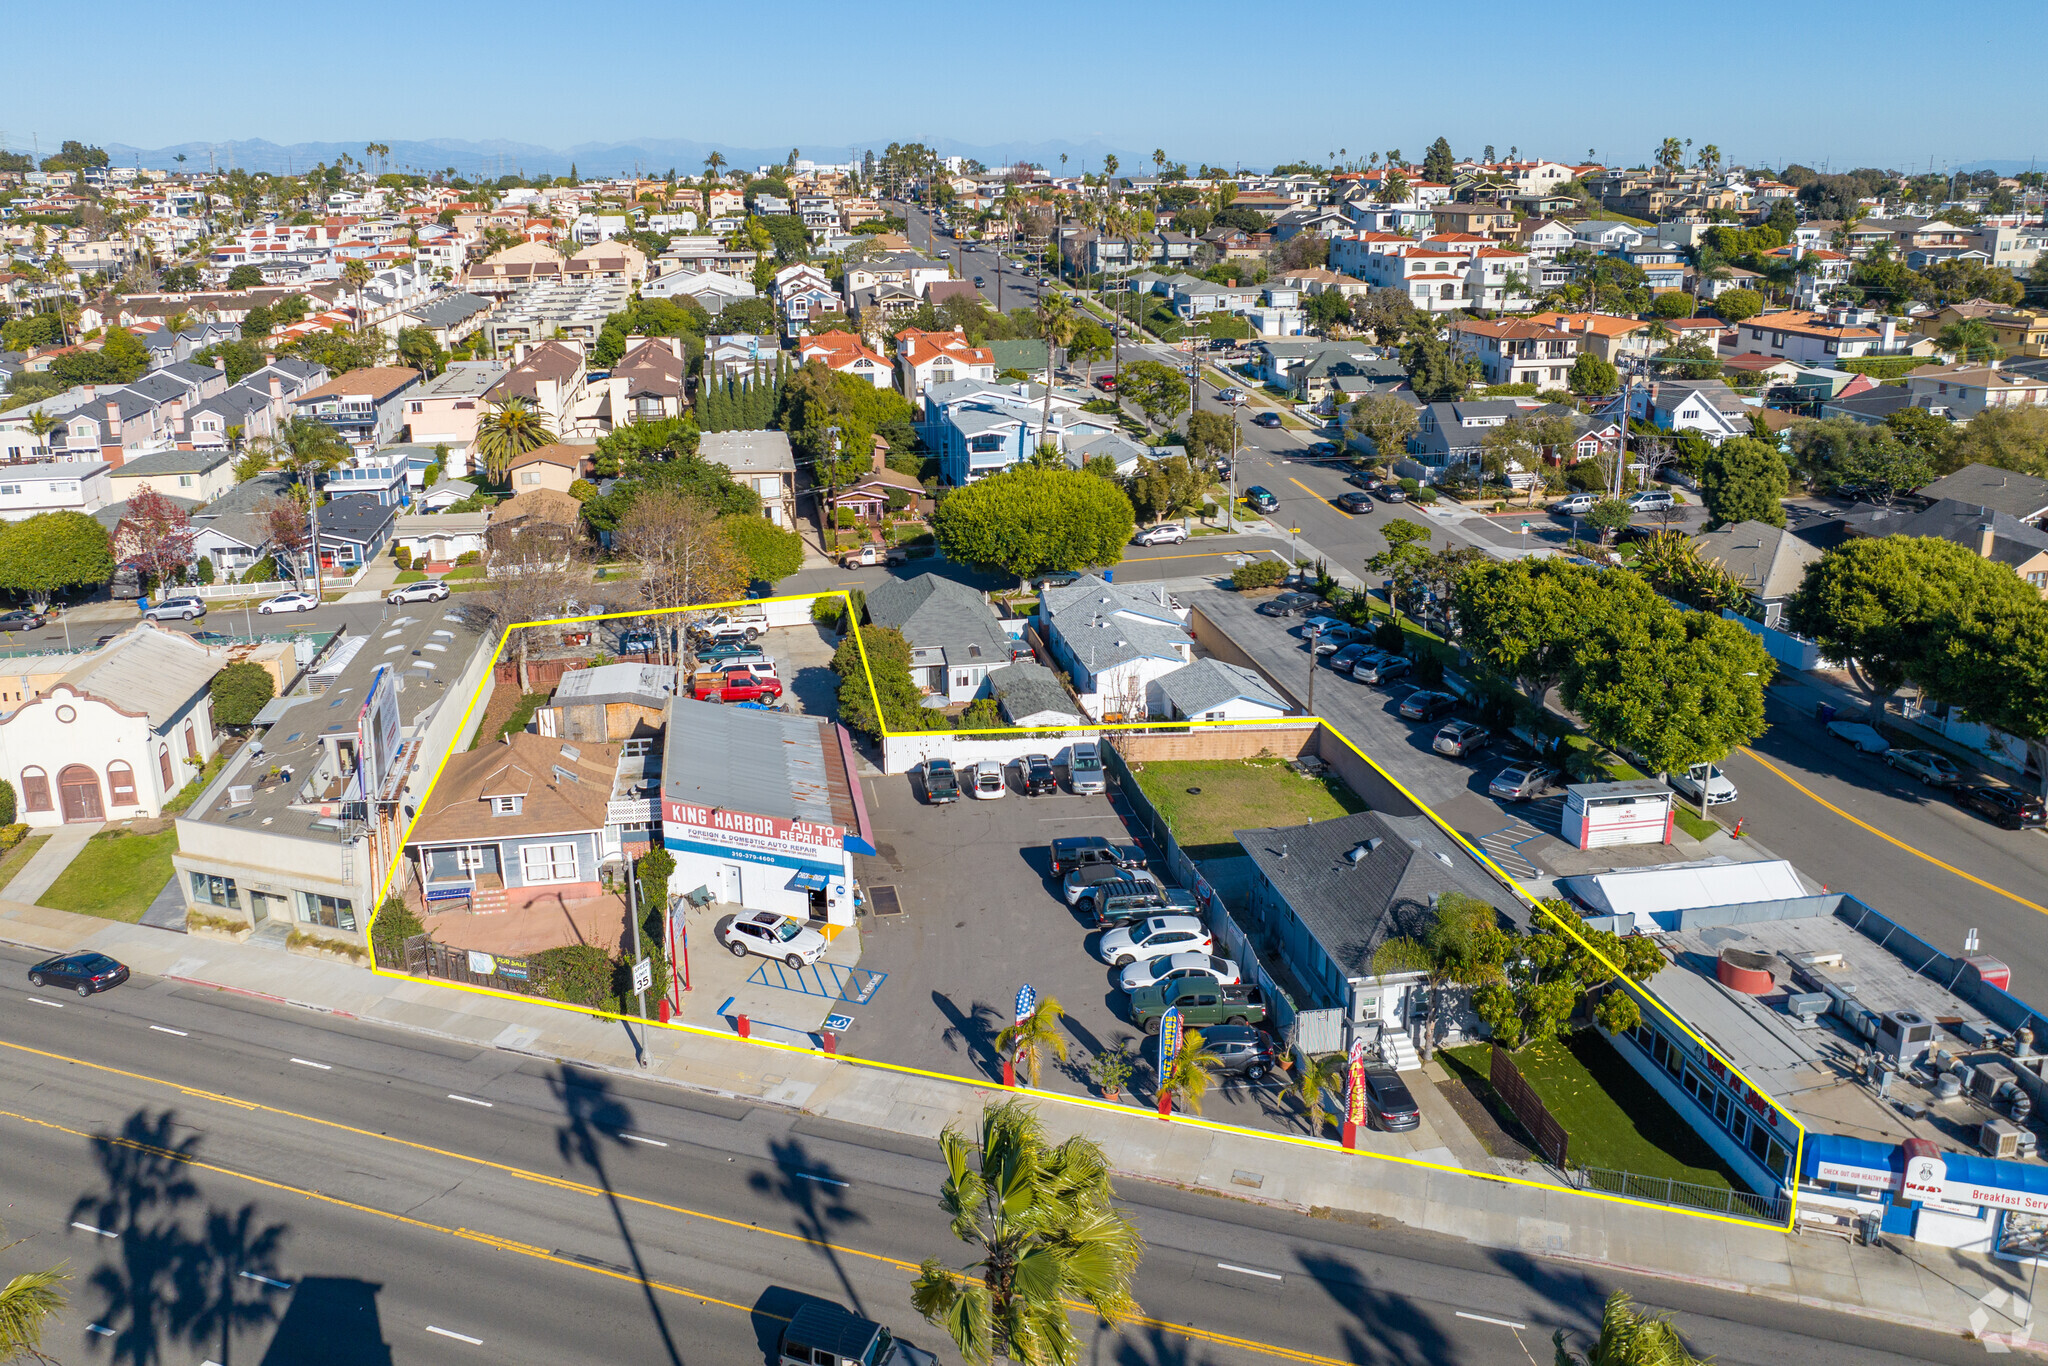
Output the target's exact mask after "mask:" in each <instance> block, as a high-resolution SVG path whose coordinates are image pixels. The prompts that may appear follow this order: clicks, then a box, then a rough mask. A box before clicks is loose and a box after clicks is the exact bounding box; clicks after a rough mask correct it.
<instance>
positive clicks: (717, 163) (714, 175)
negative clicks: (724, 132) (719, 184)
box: [704, 152, 725, 180]
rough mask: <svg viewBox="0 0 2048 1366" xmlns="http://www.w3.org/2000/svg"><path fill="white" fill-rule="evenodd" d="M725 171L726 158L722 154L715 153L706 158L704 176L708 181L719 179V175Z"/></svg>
mask: <svg viewBox="0 0 2048 1366" xmlns="http://www.w3.org/2000/svg"><path fill="white" fill-rule="evenodd" d="M724 169H725V157H724V155H723V154H722V153H719V152H713V153H712V154H711V155H710V156H707V157H705V158H704V175H705V178H706V179H709V180H716V179H718V173H719V172H720V171H722V170H724Z"/></svg>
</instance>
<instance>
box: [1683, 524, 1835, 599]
mask: <svg viewBox="0 0 2048 1366" xmlns="http://www.w3.org/2000/svg"><path fill="white" fill-rule="evenodd" d="M1692 543H1693V545H1694V546H1695V547H1697V548H1698V550H1699V552H1700V558H1701V559H1703V560H1719V561H1720V562H1721V567H1722V568H1724V569H1726V570H1727V571H1728V572H1729V573H1730V574H1733V575H1734V576H1735V577H1736V579H1737V580H1738V581H1740V582H1741V584H1742V586H1743V587H1744V588H1747V589H1748V590H1749V591H1750V592H1752V593H1754V594H1756V595H1757V596H1758V597H1759V598H1763V599H1765V600H1766V601H1768V600H1771V599H1774V598H1783V597H1789V596H1791V594H1792V592H1793V591H1794V590H1795V589H1797V588H1798V587H1799V581H1800V580H1801V579H1803V578H1805V577H1806V567H1807V566H1808V565H1810V564H1812V563H1813V562H1814V561H1816V560H1818V559H1819V558H1820V556H1821V552H1820V551H1819V550H1818V549H1816V548H1815V547H1813V546H1811V545H1809V544H1807V543H1806V542H1805V541H1802V540H1800V539H1799V538H1798V537H1797V536H1794V535H1793V534H1792V533H1791V532H1789V531H1786V530H1785V529H1784V528H1783V527H1775V526H1771V525H1769V524H1768V523H1765V522H1737V523H1735V524H1734V525H1733V526H1724V527H1722V528H1721V529H1720V530H1719V531H1707V532H1702V533H1701V534H1699V535H1697V536H1695V537H1693V538H1692Z"/></svg>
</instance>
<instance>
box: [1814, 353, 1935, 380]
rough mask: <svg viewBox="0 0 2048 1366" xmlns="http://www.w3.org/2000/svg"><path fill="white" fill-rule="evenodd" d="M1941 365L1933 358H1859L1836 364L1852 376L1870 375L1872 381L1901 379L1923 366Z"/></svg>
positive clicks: (1840, 361)
mask: <svg viewBox="0 0 2048 1366" xmlns="http://www.w3.org/2000/svg"><path fill="white" fill-rule="evenodd" d="M1939 364H1941V362H1940V361H1938V360H1936V359H1934V358H1933V357H1932V356H1857V357H1855V358H1854V359H1852V360H1838V361H1836V362H1835V365H1836V367H1837V368H1839V369H1843V370H1847V371H1848V372H1849V373H1850V374H1852V375H1868V376H1870V377H1871V378H1872V379H1901V378H1904V377H1905V376H1906V375H1909V374H1911V373H1912V372H1913V371H1915V370H1918V369H1919V368H1920V367H1921V366H1923V365H1939Z"/></svg>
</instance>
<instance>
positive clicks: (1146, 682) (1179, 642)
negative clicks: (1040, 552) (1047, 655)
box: [1038, 574, 1195, 721]
mask: <svg viewBox="0 0 2048 1366" xmlns="http://www.w3.org/2000/svg"><path fill="white" fill-rule="evenodd" d="M1038 621H1039V626H1040V629H1041V631H1042V633H1043V635H1044V638H1045V641H1046V644H1047V646H1048V647H1049V648H1050V649H1051V651H1052V653H1053V657H1054V659H1055V660H1056V661H1057V662H1058V663H1059V664H1060V665H1061V666H1062V667H1064V668H1065V669H1066V671H1067V674H1068V676H1069V677H1070V678H1072V679H1073V683H1074V692H1075V693H1076V694H1077V695H1078V696H1079V698H1080V701H1081V706H1082V709H1083V710H1084V711H1086V712H1087V713H1088V714H1089V715H1090V716H1091V717H1093V718H1094V719H1096V720H1098V721H1102V720H1111V719H1135V720H1144V719H1147V718H1148V717H1149V716H1150V714H1151V707H1152V697H1153V685H1154V684H1155V683H1157V682H1158V681H1159V680H1160V679H1162V678H1164V677H1165V676H1166V675H1167V674H1170V673H1172V672H1173V671H1174V670H1176V669H1178V668H1180V667H1182V666H1183V665H1186V664H1189V663H1192V662H1193V660H1194V657H1195V654H1194V640H1193V638H1192V637H1191V636H1189V635H1188V631H1187V626H1186V621H1187V616H1186V609H1185V608H1175V607H1174V606H1173V600H1172V598H1171V597H1170V596H1169V595H1168V594H1167V592H1166V590H1165V589H1163V588H1160V587H1158V586H1157V585H1153V584H1136V585H1123V584H1110V583H1105V582H1104V581H1103V580H1101V579H1099V578H1097V577H1096V576H1095V575H1093V574H1088V575H1084V576H1082V577H1081V578H1080V579H1079V580H1077V581H1076V582H1074V583H1071V584H1068V585H1065V586H1063V587H1057V588H1052V587H1048V588H1041V589H1040V590H1039V595H1038Z"/></svg>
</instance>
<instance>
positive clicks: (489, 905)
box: [469, 885, 511, 915]
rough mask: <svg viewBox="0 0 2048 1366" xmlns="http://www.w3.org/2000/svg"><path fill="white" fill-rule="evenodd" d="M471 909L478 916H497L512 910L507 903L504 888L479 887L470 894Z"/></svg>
mask: <svg viewBox="0 0 2048 1366" xmlns="http://www.w3.org/2000/svg"><path fill="white" fill-rule="evenodd" d="M469 909H470V910H471V911H473V912H475V913H476V914H477V915H496V914H498V913H499V912H500V911H507V910H510V909H511V907H510V906H509V905H508V904H507V903H506V900H505V889H504V888H503V887H484V886H481V885H479V886H477V887H475V888H472V889H471V891H470V893H469Z"/></svg>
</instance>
